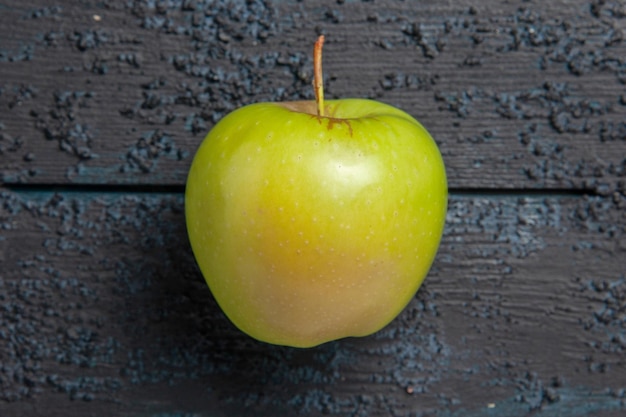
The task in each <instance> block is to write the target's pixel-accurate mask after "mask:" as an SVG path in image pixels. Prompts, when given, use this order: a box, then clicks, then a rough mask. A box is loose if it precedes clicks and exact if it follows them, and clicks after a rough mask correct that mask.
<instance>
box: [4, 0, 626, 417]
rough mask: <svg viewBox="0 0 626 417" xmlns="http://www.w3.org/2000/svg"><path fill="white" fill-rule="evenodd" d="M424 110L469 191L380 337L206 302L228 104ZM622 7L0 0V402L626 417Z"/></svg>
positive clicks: (99, 407)
mask: <svg viewBox="0 0 626 417" xmlns="http://www.w3.org/2000/svg"><path fill="white" fill-rule="evenodd" d="M319 33H324V34H326V35H327V45H326V49H325V64H324V69H325V73H326V90H327V95H328V96H329V97H370V98H376V99H378V100H381V101H385V102H388V103H390V104H393V105H397V106H399V107H401V108H403V109H404V110H406V111H407V112H409V113H411V114H412V115H414V116H415V117H416V118H418V119H419V120H420V121H421V122H422V123H423V124H424V125H425V126H426V127H427V128H428V129H429V130H430V131H431V133H432V134H433V136H434V137H435V139H436V140H437V142H438V143H439V145H440V147H441V150H442V153H443V156H444V160H445V162H446V167H447V172H448V175H449V182H450V186H451V187H452V192H451V197H450V205H449V212H448V218H447V226H446V230H445V234H444V238H443V242H442V246H441V249H440V251H439V254H438V256H437V259H436V260H435V263H434V265H433V268H432V270H431V273H430V274H429V277H428V278H427V280H426V282H425V284H424V286H423V287H422V289H421V290H420V291H419V293H418V294H417V296H416V297H415V299H414V300H413V301H412V302H411V304H410V305H409V306H408V308H407V309H406V310H405V311H404V312H403V313H402V315H401V316H400V317H399V318H398V319H396V320H395V321H394V322H393V323H392V324H391V325H389V326H388V327H387V328H386V329H384V330H383V331H381V332H379V333H377V334H375V335H373V336H370V337H367V338H361V339H346V340H341V341H337V342H332V343H328V344H325V345H323V346H320V347H317V348H314V349H308V350H299V349H290V348H285V347H276V346H270V345H266V344H262V343H258V342H255V341H253V340H251V339H250V338H248V337H246V336H244V335H242V334H241V333H240V332H238V331H237V330H236V329H234V328H233V326H232V325H231V324H230V323H229V322H228V320H227V319H226V318H225V317H224V316H223V314H222V313H221V312H220V310H219V308H218V307H217V306H216V304H215V302H214V300H213V298H212V297H211V294H210V292H209V290H208V288H207V287H206V285H205V284H204V281H203V279H202V277H201V276H200V274H199V272H198V270H197V269H196V266H195V263H194V261H193V257H192V254H191V251H190V248H189V246H188V243H187V237H186V231H185V226H184V214H183V194H182V192H183V189H184V188H183V187H184V181H185V176H186V172H187V169H188V166H189V164H190V162H191V158H192V156H193V153H194V151H195V149H196V147H197V146H198V144H199V142H200V140H201V139H202V138H203V136H204V135H205V133H206V132H207V130H208V129H210V128H211V126H213V124H214V123H215V122H216V121H217V120H219V119H220V118H221V117H222V116H223V115H224V114H226V113H227V112H229V111H231V110H233V109H235V108H237V107H238V106H241V105H244V104H248V103H252V102H258V101H268V100H270V101H275V100H289V99H302V98H311V97H312V88H311V86H310V83H311V77H312V60H311V46H312V43H313V40H314V39H315V37H316V35H317V34H319ZM625 36H626V5H625V4H624V2H622V1H610V0H606V1H600V0H594V1H583V0H574V1H551V2H539V1H522V2H506V1H495V0H489V1H482V2H474V4H472V3H471V2H468V1H467V0H463V1H462V0H454V1H452V0H451V1H446V2H421V1H408V0H406V1H382V0H372V1H348V0H346V1H321V2H305V1H302V2H298V1H275V2H264V1H254V0H250V1H243V0H240V1H236V0H233V1H201V0H167V1H165V0H163V1H159V0H155V1H147V0H146V1H121V0H120V1H112V0H103V1H69V0H66V1H58V2H54V3H50V2H43V1H33V0H25V1H16V0H13V1H0V109H1V110H0V174H1V181H2V182H1V183H0V416H3V417H4V416H26V417H30V416H53V417H55V416H59V417H60V416H64V417H65V416H68V417H73V416H109V415H119V416H150V417H174V416H194V417H195V416H203V417H205V416H206V417H208V416H211V417H212V416H297V415H306V416H309V415H310V416H317V415H337V416H407V417H409V416H410V417H418V416H419V417H426V416H437V417H444V416H450V417H460V416H464V417H465V416H469V417H479V416H480V417H482V416H526V415H533V416H534V415H539V416H574V417H576V416H581V417H582V416H589V415H592V416H602V417H617V416H622V415H624V414H626V264H625V262H626V261H625V259H626V39H625Z"/></svg>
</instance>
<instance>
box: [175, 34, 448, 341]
mask: <svg viewBox="0 0 626 417" xmlns="http://www.w3.org/2000/svg"><path fill="white" fill-rule="evenodd" d="M322 43H323V38H320V39H319V40H318V42H316V46H315V54H314V56H315V60H314V61H315V63H314V66H315V89H316V90H315V91H316V101H296V102H283V103H257V104H251V105H247V106H245V107H242V108H240V109H238V110H235V111H233V112H232V113H230V114H228V115H227V116H225V117H224V118H223V119H222V120H220V121H219V122H218V123H217V124H216V125H215V126H214V127H213V129H212V130H211V131H210V132H209V133H208V135H207V137H206V139H205V140H204V141H203V142H202V144H201V145H200V147H199V149H198V151H197V153H196V155H195V156H194V159H193V162H192V165H191V168H190V171H189V176H188V179H187V185H186V191H185V216H186V223H187V229H188V234H189V239H190V242H191V246H192V250H193V253H194V255H195V258H196V260H197V263H198V265H199V267H200V270H201V272H202V274H203V275H204V277H205V279H206V281H207V283H208V285H209V288H210V290H211V292H212V294H213V295H214V297H215V299H216V300H217V302H218V304H219V306H220V307H221V309H222V310H223V311H224V313H225V314H226V316H228V318H229V319H230V320H231V321H232V322H233V323H234V324H235V325H236V326H237V327H238V328H239V329H241V330H242V331H243V332H245V333H247V334H248V335H250V336H252V337H253V338H256V339H258V340H261V341H265V342H268V343H272V344H278V345H287V346H294V347H311V346H315V345H319V344H321V343H325V342H328V341H331V340H335V339H339V338H344V337H349V336H365V335H369V334H372V333H374V332H376V331H378V330H380V329H381V328H383V327H384V326H386V325H387V324H388V323H389V322H390V321H392V320H393V319H394V318H395V317H396V316H397V315H398V314H399V313H400V312H401V311H402V310H403V309H404V307H405V306H406V305H407V304H408V303H409V301H410V300H411V299H412V297H414V295H415V293H416V291H417V290H418V288H419V286H420V285H421V283H422V281H423V280H424V278H425V276H426V275H427V273H428V271H429V269H430V266H431V264H432V262H433V259H434V257H435V254H436V252H437V248H438V246H439V242H440V239H441V235H442V232H443V227H444V220H445V215H446V209H447V183H446V174H445V169H444V164H443V160H442V157H441V154H440V152H439V149H438V148H437V145H436V143H435V141H434V140H433V139H432V137H431V136H430V135H429V133H428V132H427V131H426V129H425V128H424V127H423V126H422V125H421V124H420V123H418V122H417V121H416V120H415V119H414V118H413V117H411V116H410V115H408V114H407V113H405V112H403V111H401V110H399V109H397V108H394V107H392V106H389V105H386V104H383V103H380V102H376V101H372V100H365V99H342V100H330V101H324V100H323V90H322V82H321V80H322V78H321V47H322V46H321V45H322Z"/></svg>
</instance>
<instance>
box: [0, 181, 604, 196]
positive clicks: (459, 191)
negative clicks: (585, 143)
mask: <svg viewBox="0 0 626 417" xmlns="http://www.w3.org/2000/svg"><path fill="white" fill-rule="evenodd" d="M2 190H6V191H10V192H14V193H103V194H184V193H185V186H184V185H181V184H160V185H152V184H62V185H55V184H35V183H27V184H3V185H0V192H1V191H2ZM448 194H449V195H450V196H453V197H504V198H507V197H510V198H516V197H517V198H519V197H535V198H542V197H543V198H547V197H584V196H596V195H598V193H597V192H596V191H595V190H593V189H584V188H552V189H551V188H483V187H477V188H471V187H451V188H449V189H448Z"/></svg>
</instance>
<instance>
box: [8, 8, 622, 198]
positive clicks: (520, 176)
mask: <svg viewBox="0 0 626 417" xmlns="http://www.w3.org/2000/svg"><path fill="white" fill-rule="evenodd" d="M0 27H2V37H1V39H2V40H1V41H0V73H1V74H2V81H1V82H0V106H1V107H2V108H3V112H2V114H0V172H1V173H2V181H3V182H4V183H7V184H12V183H24V182H27V183H36V184H64V183H79V184H93V183H118V184H178V185H182V184H184V181H185V178H186V172H187V168H188V166H189V164H190V161H191V157H192V155H193V153H194V151H195V149H196V148H197V146H198V144H199V142H200V140H201V139H202V138H203V137H204V135H205V134H206V132H207V130H208V129H210V127H211V126H213V124H214V123H215V122H216V121H217V120H219V119H220V118H221V117H222V116H223V115H224V114H225V113H227V112H229V111H231V110H233V109H235V108H237V107H239V106H241V105H244V104H248V103H252V102H258V101H276V100H292V99H302V98H312V97H313V91H312V88H311V85H310V84H311V79H312V59H311V55H312V51H311V48H312V43H313V40H314V38H315V36H316V34H317V33H325V34H326V35H327V47H326V52H325V70H326V91H327V94H328V96H329V97H370V98H374V99H377V100H381V101H385V102H388V103H390V104H393V105H397V106H399V107H401V108H403V109H404V110H406V111H407V112H409V113H410V114H412V115H413V116H415V117H416V118H417V119H419V120H420V121H422V123H423V124H424V125H425V126H426V127H427V128H428V129H429V130H430V131H431V133H432V134H433V136H434V137H435V139H436V140H437V141H438V142H439V143H440V146H441V150H442V153H443V155H444V158H445V160H446V163H447V169H448V174H449V177H450V185H451V186H452V187H453V188H509V189H511V188H521V189H528V188H553V189H554V188H557V189H579V190H589V191H599V192H601V193H606V192H610V190H613V189H615V187H616V184H617V183H618V182H620V181H623V179H624V175H626V157H625V152H624V148H625V146H626V145H625V141H626V95H625V94H626V93H625V91H626V84H625V83H626V61H625V58H624V57H626V42H624V34H625V31H626V19H625V18H624V5H623V2H619V1H592V2H590V1H585V0H576V1H551V2H505V1H496V0H490V1H487V2H481V3H480V4H476V5H470V4H469V3H468V2H467V1H466V0H455V1H447V2H418V1H391V0H389V1H376V2H374V1H339V2H337V1H330V0H326V1H321V2H297V1H277V2H266V1H260V0H258V1H249V2H248V1H243V0H240V1H225V0H224V1H200V0H189V1H183V0H178V1H147V0H145V1H121V0H118V1H113V0H106V1H100V2H95V1H94V2H89V1H87V2H85V1H77V0H65V1H62V2H59V3H57V4H56V5H43V3H42V2H41V1H36V0H26V1H20V2H16V1H12V2H8V3H6V4H5V5H4V6H3V7H2V10H1V13H0Z"/></svg>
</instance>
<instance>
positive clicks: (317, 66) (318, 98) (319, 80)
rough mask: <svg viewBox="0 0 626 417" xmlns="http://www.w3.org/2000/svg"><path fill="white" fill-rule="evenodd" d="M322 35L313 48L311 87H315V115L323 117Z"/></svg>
mask: <svg viewBox="0 0 626 417" xmlns="http://www.w3.org/2000/svg"><path fill="white" fill-rule="evenodd" d="M323 45H324V35H320V36H319V37H318V38H317V41H316V42H315V47H314V48H313V87H314V88H315V102H316V103H317V115H318V116H319V117H324V79H323V77H322V46H323Z"/></svg>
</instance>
